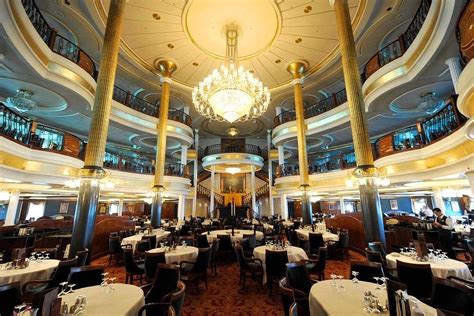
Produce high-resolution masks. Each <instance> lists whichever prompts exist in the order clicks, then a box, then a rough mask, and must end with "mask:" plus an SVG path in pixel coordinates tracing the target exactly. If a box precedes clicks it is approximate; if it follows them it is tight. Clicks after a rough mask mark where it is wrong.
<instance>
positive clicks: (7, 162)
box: [0, 151, 79, 177]
mask: <svg viewBox="0 0 474 316" xmlns="http://www.w3.org/2000/svg"><path fill="white" fill-rule="evenodd" d="M58 155H59V154H58ZM0 165H2V166H5V167H8V168H12V169H19V170H23V171H26V172H31V173H36V174H38V173H42V174H48V175H57V176H65V177H67V176H70V175H74V174H77V172H78V170H79V169H77V168H72V167H66V166H61V165H57V164H52V163H49V162H48V163H45V162H40V161H31V160H27V159H25V158H23V157H19V156H16V155H12V154H9V153H6V152H3V151H2V152H0Z"/></svg>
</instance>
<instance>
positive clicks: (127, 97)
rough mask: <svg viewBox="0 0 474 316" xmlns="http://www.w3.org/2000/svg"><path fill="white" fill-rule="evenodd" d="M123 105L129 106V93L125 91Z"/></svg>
mask: <svg viewBox="0 0 474 316" xmlns="http://www.w3.org/2000/svg"><path fill="white" fill-rule="evenodd" d="M124 102H125V105H127V106H130V92H129V91H127V94H126V95H125V101H124Z"/></svg>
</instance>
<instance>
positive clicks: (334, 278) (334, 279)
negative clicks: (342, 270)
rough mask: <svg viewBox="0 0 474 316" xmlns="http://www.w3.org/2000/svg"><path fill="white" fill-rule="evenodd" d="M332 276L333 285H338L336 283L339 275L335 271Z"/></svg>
mask: <svg viewBox="0 0 474 316" xmlns="http://www.w3.org/2000/svg"><path fill="white" fill-rule="evenodd" d="M330 277H331V279H332V283H331V286H332V287H337V284H336V278H337V275H336V274H334V273H331V274H330Z"/></svg>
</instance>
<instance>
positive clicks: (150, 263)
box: [143, 251, 166, 282]
mask: <svg viewBox="0 0 474 316" xmlns="http://www.w3.org/2000/svg"><path fill="white" fill-rule="evenodd" d="M159 263H166V257H165V252H164V251H162V252H149V251H147V252H145V262H144V265H143V268H144V270H145V279H146V281H147V282H153V279H154V278H155V274H156V270H157V269H158V264H159Z"/></svg>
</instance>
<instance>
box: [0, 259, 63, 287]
mask: <svg viewBox="0 0 474 316" xmlns="http://www.w3.org/2000/svg"><path fill="white" fill-rule="evenodd" d="M58 264H59V260H55V259H50V260H43V261H42V262H38V261H31V262H30V265H29V266H28V268H25V269H15V270H5V264H2V265H1V267H0V285H3V284H8V283H12V282H16V281H20V282H21V286H23V284H25V283H26V282H29V281H34V280H41V281H44V280H48V279H49V278H50V277H51V274H52V273H53V271H54V269H56V267H57V266H58Z"/></svg>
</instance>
